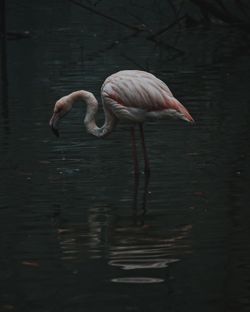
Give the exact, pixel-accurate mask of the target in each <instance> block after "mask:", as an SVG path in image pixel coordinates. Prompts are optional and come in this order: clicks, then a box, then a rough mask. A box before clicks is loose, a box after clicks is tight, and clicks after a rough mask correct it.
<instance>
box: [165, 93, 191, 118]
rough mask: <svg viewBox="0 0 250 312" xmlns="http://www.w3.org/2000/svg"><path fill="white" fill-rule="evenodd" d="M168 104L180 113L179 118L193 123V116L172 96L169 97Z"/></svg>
mask: <svg viewBox="0 0 250 312" xmlns="http://www.w3.org/2000/svg"><path fill="white" fill-rule="evenodd" d="M169 100H170V101H169V104H170V106H171V108H172V109H175V110H176V111H177V112H178V113H180V114H181V119H183V120H185V121H187V122H190V123H194V122H195V121H194V119H193V117H192V116H191V115H190V113H189V112H188V110H187V109H186V108H185V107H184V106H183V105H182V104H181V103H180V102H179V101H178V100H177V99H176V98H174V97H172V98H170V99H169Z"/></svg>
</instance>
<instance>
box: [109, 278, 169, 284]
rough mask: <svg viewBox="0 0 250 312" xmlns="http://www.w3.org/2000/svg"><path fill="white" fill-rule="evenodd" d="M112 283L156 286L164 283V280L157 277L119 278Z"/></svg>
mask: <svg viewBox="0 0 250 312" xmlns="http://www.w3.org/2000/svg"><path fill="white" fill-rule="evenodd" d="M111 282H113V283H128V284H155V283H162V282H164V279H162V278H156V277H118V278H113V279H112V280H111Z"/></svg>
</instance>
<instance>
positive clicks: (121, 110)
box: [49, 70, 194, 175]
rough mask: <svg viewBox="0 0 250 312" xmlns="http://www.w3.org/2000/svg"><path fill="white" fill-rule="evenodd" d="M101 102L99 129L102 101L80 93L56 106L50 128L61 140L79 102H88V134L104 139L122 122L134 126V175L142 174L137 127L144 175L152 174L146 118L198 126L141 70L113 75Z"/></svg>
mask: <svg viewBox="0 0 250 312" xmlns="http://www.w3.org/2000/svg"><path fill="white" fill-rule="evenodd" d="M101 99H102V104H103V109H104V114H105V122H104V124H103V126H102V127H98V126H97V125H96V122H95V115H96V113H97V111H98V101H97V100H96V98H95V96H94V95H93V94H92V93H91V92H88V91H85V90H79V91H75V92H72V93H70V94H68V95H66V96H63V97H62V98H60V99H59V100H58V101H57V102H56V103H55V106H54V112H53V115H52V117H51V119H50V122H49V125H50V127H51V129H52V131H53V132H54V134H55V135H56V136H57V137H59V131H58V124H59V121H60V119H62V118H63V117H64V116H65V115H66V114H67V113H68V112H69V111H70V110H71V108H72V106H73V104H74V103H75V102H78V101H83V102H85V103H86V105H87V108H86V115H85V118H84V124H85V127H86V130H87V132H89V133H90V134H92V135H94V136H96V137H98V138H103V137H105V136H107V135H108V134H109V133H110V132H111V131H112V130H113V129H114V128H115V126H116V124H117V122H118V121H128V122H130V123H131V139H132V152H133V161H134V173H135V174H138V172H139V164H138V158H137V150H136V141H135V125H136V124H138V125H139V130H140V138H141V143H142V150H143V158H144V172H145V173H146V174H147V175H149V173H150V166H149V159H148V153H147V149H146V144H145V138H144V130H143V123H144V121H145V120H146V119H148V118H149V119H162V118H167V117H173V118H177V119H182V120H184V121H186V122H189V123H194V119H193V118H192V116H191V115H190V114H189V112H188V111H187V109H186V108H185V107H184V106H183V105H182V104H181V103H180V102H179V101H178V100H177V99H176V98H175V97H174V96H173V94H172V92H171V91H170V89H169V88H168V86H167V85H166V84H165V83H164V82H163V81H161V80H160V79H158V78H157V77H156V76H154V75H153V74H151V73H148V72H145V71H140V70H122V71H119V72H117V73H114V74H112V75H111V76H109V77H108V78H106V80H105V81H104V83H103V85H102V87H101Z"/></svg>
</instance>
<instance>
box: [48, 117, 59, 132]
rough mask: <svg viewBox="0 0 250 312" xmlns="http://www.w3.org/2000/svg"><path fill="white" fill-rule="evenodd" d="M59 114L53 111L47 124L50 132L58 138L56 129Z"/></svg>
mask: <svg viewBox="0 0 250 312" xmlns="http://www.w3.org/2000/svg"><path fill="white" fill-rule="evenodd" d="M59 119H60V117H59V114H58V113H54V114H53V115H52V117H51V119H50V122H49V125H50V128H51V130H52V132H53V133H54V134H55V136H57V137H58V138H59V131H58V123H59Z"/></svg>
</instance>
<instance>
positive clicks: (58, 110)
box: [49, 96, 72, 137]
mask: <svg viewBox="0 0 250 312" xmlns="http://www.w3.org/2000/svg"><path fill="white" fill-rule="evenodd" d="M71 108H72V100H71V99H70V97H69V96H64V97H62V98H61V99H59V100H58V101H57V102H56V104H55V106H54V112H53V115H52V117H51V119H50V122H49V125H50V127H51V130H52V131H53V133H54V134H55V135H56V136H57V137H59V130H58V127H59V121H60V120H61V119H62V118H63V117H64V116H65V115H66V114H67V113H68V112H69V111H70V110H71Z"/></svg>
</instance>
